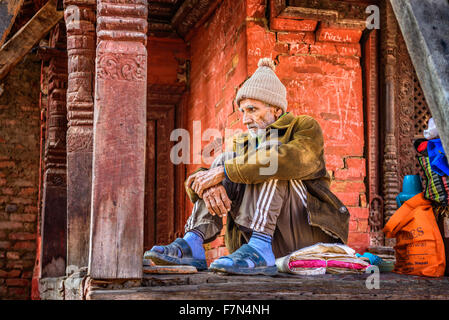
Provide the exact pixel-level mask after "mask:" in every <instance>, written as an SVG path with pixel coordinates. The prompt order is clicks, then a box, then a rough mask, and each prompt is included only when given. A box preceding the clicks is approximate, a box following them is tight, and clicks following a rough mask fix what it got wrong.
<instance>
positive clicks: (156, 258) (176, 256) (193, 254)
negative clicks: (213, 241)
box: [144, 232, 207, 270]
mask: <svg viewBox="0 0 449 320" xmlns="http://www.w3.org/2000/svg"><path fill="white" fill-rule="evenodd" d="M144 259H151V260H152V261H153V262H154V263H155V264H157V265H191V266H194V267H196V268H197V269H198V270H205V269H207V263H206V255H205V252H204V248H203V238H202V237H200V236H199V235H197V234H196V233H194V232H187V233H186V234H185V236H184V238H182V239H181V238H178V239H176V240H175V241H173V242H172V243H171V244H169V245H166V246H154V247H153V248H151V250H149V251H147V252H145V254H144Z"/></svg>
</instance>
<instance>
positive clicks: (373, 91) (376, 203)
mask: <svg viewBox="0 0 449 320" xmlns="http://www.w3.org/2000/svg"><path fill="white" fill-rule="evenodd" d="M377 40H378V31H377V30H375V29H374V30H372V31H371V32H370V33H369V34H368V36H367V38H366V41H365V43H364V46H365V50H364V52H365V61H364V64H365V70H366V72H365V83H366V89H365V99H366V101H365V104H366V119H367V121H366V122H367V131H368V136H367V150H368V157H367V165H368V192H369V226H370V245H371V246H383V244H384V234H383V232H382V229H383V226H384V221H383V199H382V197H381V196H380V188H379V169H380V168H379V128H378V126H379V102H378V95H379V90H378V80H379V77H378V74H379V72H378V70H379V69H378V59H377V58H378V55H377V52H378V50H377V42H378V41H377Z"/></svg>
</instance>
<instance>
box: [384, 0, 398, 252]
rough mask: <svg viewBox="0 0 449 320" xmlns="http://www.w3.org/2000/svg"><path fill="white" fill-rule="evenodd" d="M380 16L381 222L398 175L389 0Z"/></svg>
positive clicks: (392, 202)
mask: <svg viewBox="0 0 449 320" xmlns="http://www.w3.org/2000/svg"><path fill="white" fill-rule="evenodd" d="M382 4H383V5H382V8H381V15H382V16H383V20H382V21H383V24H382V26H381V30H383V32H382V40H381V44H382V45H381V51H382V56H381V60H382V65H383V74H384V85H383V106H384V114H385V128H384V130H385V135H384V159H383V195H384V223H386V222H387V221H388V220H389V219H390V217H391V216H392V215H393V214H394V213H395V212H396V210H397V204H396V196H397V195H398V194H399V192H400V187H399V177H398V149H397V148H398V147H397V124H396V105H395V101H396V99H395V94H396V87H395V76H396V72H397V70H396V61H397V43H396V39H397V33H398V26H397V22H396V18H395V16H394V13H393V10H392V7H391V4H390V2H389V1H383V2H382ZM385 245H387V246H393V245H394V239H389V238H386V239H385Z"/></svg>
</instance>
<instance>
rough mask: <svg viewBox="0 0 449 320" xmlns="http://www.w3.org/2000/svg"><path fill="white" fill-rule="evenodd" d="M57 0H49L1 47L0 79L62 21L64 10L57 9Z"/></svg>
mask: <svg viewBox="0 0 449 320" xmlns="http://www.w3.org/2000/svg"><path fill="white" fill-rule="evenodd" d="M56 3H57V0H49V1H48V2H47V3H46V4H45V5H44V6H43V7H42V9H41V10H39V11H38V12H37V13H36V14H35V15H34V16H33V18H31V19H30V21H29V22H28V23H27V24H26V25H24V26H23V27H22V28H21V29H20V30H19V31H18V32H17V33H16V34H15V35H14V36H13V37H12V38H11V39H10V40H9V41H8V42H6V43H5V44H4V45H3V46H2V48H1V49H0V80H1V79H3V78H4V77H5V76H6V75H7V74H8V72H9V71H10V70H11V68H13V67H14V66H15V65H16V64H17V63H19V61H20V60H21V59H22V58H23V57H24V56H25V55H26V54H27V53H28V51H30V50H31V48H33V47H34V46H35V45H36V44H37V43H38V42H39V40H40V39H41V38H42V37H43V36H45V35H46V34H47V32H48V31H50V29H51V28H53V27H54V26H55V25H56V24H57V23H58V21H60V20H61V19H62V18H63V16H64V12H62V11H56Z"/></svg>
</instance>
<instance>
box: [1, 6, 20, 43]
mask: <svg viewBox="0 0 449 320" xmlns="http://www.w3.org/2000/svg"><path fill="white" fill-rule="evenodd" d="M22 4H23V0H8V1H5V0H2V1H0V46H1V45H2V44H3V43H4V42H5V39H6V37H7V36H8V34H9V31H10V30H11V27H12V26H13V24H14V21H16V17H17V14H18V13H19V10H20V8H21V7H22Z"/></svg>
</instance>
